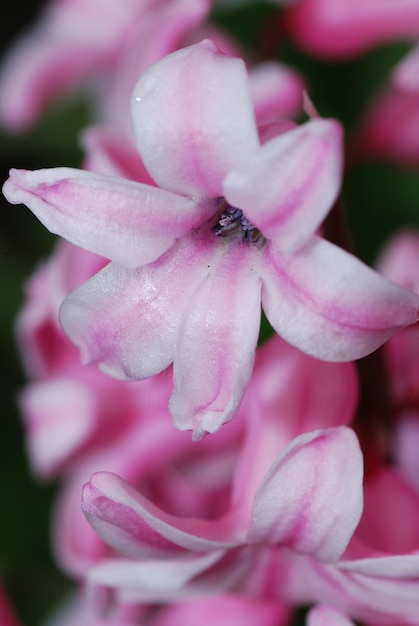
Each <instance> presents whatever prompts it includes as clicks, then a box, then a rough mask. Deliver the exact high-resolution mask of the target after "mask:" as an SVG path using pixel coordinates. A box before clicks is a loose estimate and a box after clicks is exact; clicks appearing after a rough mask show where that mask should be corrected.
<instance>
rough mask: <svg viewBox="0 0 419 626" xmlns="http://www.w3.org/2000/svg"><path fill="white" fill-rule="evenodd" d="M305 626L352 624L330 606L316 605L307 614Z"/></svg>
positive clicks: (343, 625)
mask: <svg viewBox="0 0 419 626" xmlns="http://www.w3.org/2000/svg"><path fill="white" fill-rule="evenodd" d="M306 626H354V623H353V622H351V621H350V620H349V619H348V618H347V617H346V616H345V615H344V614H343V613H341V612H340V611H337V610H336V609H334V608H331V607H330V606H326V605H317V606H315V607H314V608H312V609H311V610H310V612H309V613H308V615H307V621H306Z"/></svg>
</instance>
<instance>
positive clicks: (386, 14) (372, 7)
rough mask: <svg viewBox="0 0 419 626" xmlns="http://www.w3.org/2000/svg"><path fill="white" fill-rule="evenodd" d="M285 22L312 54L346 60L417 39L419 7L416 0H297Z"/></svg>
mask: <svg viewBox="0 0 419 626" xmlns="http://www.w3.org/2000/svg"><path fill="white" fill-rule="evenodd" d="M284 21H285V25H286V27H287V30H288V32H289V33H290V35H291V36H292V37H293V38H295V40H296V41H297V42H298V44H299V45H300V46H301V47H303V48H304V49H306V50H307V51H309V52H310V53H313V54H317V55H319V56H322V57H326V58H333V59H344V58H349V57H351V56H355V55H358V54H362V53H364V52H366V51H367V50H369V49H371V48H372V47H374V46H377V45H380V44H382V43H385V42H388V41H396V40H400V39H408V40H415V39H417V37H418V34H419V5H418V3H417V1H416V0H398V1H397V2H396V1H394V2H391V1H390V2H389V1H388V0H368V2H367V1H365V0H296V2H294V3H292V4H291V5H290V7H289V8H288V9H287V10H286V12H285V14H284Z"/></svg>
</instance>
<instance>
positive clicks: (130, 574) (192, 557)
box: [88, 550, 223, 602]
mask: <svg viewBox="0 0 419 626" xmlns="http://www.w3.org/2000/svg"><path fill="white" fill-rule="evenodd" d="M222 556H223V552H222V551H221V550H217V551H214V552H210V553H209V554H208V553H207V554H203V555H202V554H187V555H185V556H182V557H181V558H166V559H164V560H145V561H132V560H131V559H130V560H128V559H118V560H116V559H114V560H110V559H109V560H104V561H102V562H100V563H99V565H96V566H94V567H92V568H90V570H89V573H88V583H89V584H90V585H105V586H106V587H110V588H116V589H118V587H119V588H121V595H122V597H123V596H124V595H125V596H126V594H127V592H128V593H129V592H130V591H131V592H132V593H133V595H134V596H135V600H136V601H137V602H138V601H141V600H142V601H147V600H148V601H149V602H150V601H151V599H152V598H153V595H150V594H163V597H164V598H165V597H166V594H170V593H173V592H176V591H178V590H181V589H182V587H184V586H186V585H187V583H188V582H189V581H190V580H191V579H192V578H194V577H195V576H199V574H201V573H202V572H205V571H206V570H208V569H209V568H210V567H212V566H213V565H214V564H215V563H217V561H219V560H220V559H221V557H222ZM157 597H160V596H159V595H157ZM121 599H122V598H121Z"/></svg>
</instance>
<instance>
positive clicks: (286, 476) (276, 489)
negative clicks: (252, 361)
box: [82, 426, 362, 603]
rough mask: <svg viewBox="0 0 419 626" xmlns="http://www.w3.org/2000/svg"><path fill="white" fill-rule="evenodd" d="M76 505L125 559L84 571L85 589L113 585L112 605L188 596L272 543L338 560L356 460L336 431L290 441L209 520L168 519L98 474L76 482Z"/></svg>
mask: <svg viewBox="0 0 419 626" xmlns="http://www.w3.org/2000/svg"><path fill="white" fill-rule="evenodd" d="M256 456H257V454H256ZM256 467H257V465H256ZM245 471H246V470H245V468H244V467H242V468H241V470H240V476H241V479H244V477H245ZM250 494H252V495H253V497H250ZM82 505H83V509H84V511H85V514H86V515H87V517H88V519H89V521H90V523H91V524H92V525H93V527H94V528H95V530H96V531H97V532H98V533H99V534H100V535H101V536H102V537H103V538H104V540H105V541H106V542H107V543H109V544H110V545H112V546H113V547H114V548H115V549H117V550H118V551H119V552H121V553H122V554H123V555H126V556H127V557H128V555H129V558H120V559H113V560H107V561H106V560H105V561H103V562H102V563H99V564H98V565H97V566H95V567H93V568H92V569H91V571H90V573H89V578H88V579H89V581H90V583H91V584H93V585H95V586H96V585H99V586H107V587H110V588H113V589H114V591H115V594H116V599H117V602H121V603H124V602H127V601H131V602H138V601H149V600H151V599H153V598H155V599H158V598H160V599H162V600H163V599H166V600H167V599H169V598H179V599H181V598H183V597H193V596H194V595H195V594H196V593H198V592H199V590H200V591H201V593H205V594H208V593H214V592H215V591H217V590H218V591H220V590H223V589H224V590H226V589H229V588H231V587H233V588H234V587H235V586H236V585H238V584H239V583H240V581H241V580H242V579H243V577H247V576H249V575H250V574H252V573H254V568H255V566H256V563H257V561H258V558H259V557H260V556H262V555H263V554H265V552H266V550H267V549H268V550H270V549H274V548H275V546H282V547H286V548H288V549H290V550H291V551H292V552H296V553H299V554H311V555H313V556H315V558H316V559H320V561H326V562H329V561H331V562H333V561H335V560H337V559H339V557H340V556H341V554H342V553H343V551H344V550H345V548H346V545H347V543H348V541H349V539H350V537H351V535H352V533H353V531H354V529H355V527H356V525H357V523H358V521H359V517H360V514H361V511H362V455H361V453H360V450H359V447H358V444H357V440H356V437H355V436H354V434H353V432H352V431H351V430H350V429H348V428H347V427H345V426H341V427H336V428H331V429H324V430H320V431H315V432H312V433H305V434H303V435H300V436H299V437H297V438H296V439H295V440H293V441H292V442H291V444H290V445H288V446H287V447H285V449H284V450H283V452H282V453H281V454H280V455H279V456H278V457H277V458H276V460H275V461H274V463H273V464H272V465H271V467H270V468H269V469H268V471H267V472H266V474H265V475H264V476H263V477H262V479H261V481H260V483H259V484H258V485H254V480H252V479H251V480H250V487H249V492H248V493H247V494H245V497H244V501H243V503H242V504H241V505H240V504H239V503H238V502H234V500H233V502H232V504H231V507H230V508H229V510H228V512H227V514H226V515H225V516H223V517H220V518H218V519H214V520H208V519H197V518H185V517H183V516H182V517H178V516H173V515H169V514H167V513H166V512H164V511H162V510H161V509H159V508H158V507H156V506H155V505H154V504H153V503H151V502H149V501H147V499H146V498H144V497H143V496H142V495H141V494H139V493H138V492H136V491H135V490H134V489H133V488H132V487H131V486H130V485H129V484H128V483H126V482H125V481H123V480H122V479H120V478H119V477H118V476H116V475H114V474H110V473H107V472H100V473H97V474H95V475H93V476H92V478H91V479H90V481H89V482H88V483H87V484H86V485H85V487H84V490H83V498H82ZM173 572H176V576H175V577H174V576H173Z"/></svg>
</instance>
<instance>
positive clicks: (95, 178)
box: [3, 167, 213, 267]
mask: <svg viewBox="0 0 419 626" xmlns="http://www.w3.org/2000/svg"><path fill="white" fill-rule="evenodd" d="M3 193H4V195H5V196H6V198H7V199H8V200H9V202H11V203H12V204H20V203H24V204H26V205H27V206H28V207H29V208H30V209H31V211H33V213H35V215H36V216H37V217H38V219H40V220H41V222H42V223H43V224H44V225H45V226H46V227H47V228H48V229H49V230H50V231H51V232H53V233H56V234H58V235H60V236H61V237H64V238H65V239H67V240H68V241H71V242H72V243H74V244H76V245H78V246H80V247H82V248H86V249H87V250H90V251H91V252H96V253H97V254H100V255H102V256H104V257H107V258H109V259H112V260H114V261H116V262H118V263H122V264H123V265H126V266H127V267H137V266H138V265H143V264H145V263H150V262H152V261H154V260H155V259H157V258H158V257H159V256H160V255H161V254H163V252H165V251H166V250H167V249H168V248H169V247H170V246H171V245H172V244H173V242H174V241H175V240H176V238H178V237H180V236H181V235H183V234H185V233H187V232H188V231H189V230H190V229H191V228H194V227H196V226H199V225H200V224H202V223H203V222H205V221H207V220H208V218H209V217H211V215H212V214H213V207H212V206H211V203H205V202H202V201H201V202H197V201H195V200H192V199H190V198H184V197H182V196H178V195H176V194H172V193H170V192H167V191H164V190H162V189H158V188H156V187H151V186H148V185H142V184H141V183H136V182H133V181H128V180H123V179H119V178H113V177H110V176H102V175H100V174H94V173H92V172H86V171H84V170H77V169H73V168H67V167H64V168H61V167H59V168H52V169H43V170H37V171H33V172H30V171H25V170H11V172H10V178H9V179H8V180H7V181H6V182H5V184H4V186H3Z"/></svg>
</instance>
